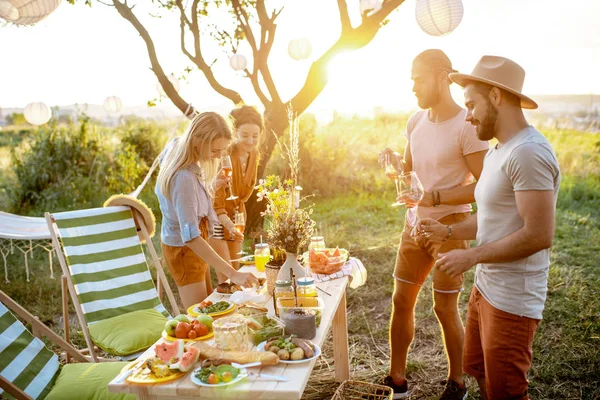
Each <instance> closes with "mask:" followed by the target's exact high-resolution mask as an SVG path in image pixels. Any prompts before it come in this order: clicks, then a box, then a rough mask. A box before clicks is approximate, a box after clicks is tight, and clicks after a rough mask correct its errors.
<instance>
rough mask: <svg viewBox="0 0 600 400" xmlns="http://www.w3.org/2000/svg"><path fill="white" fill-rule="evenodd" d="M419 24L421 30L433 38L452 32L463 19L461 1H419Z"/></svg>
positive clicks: (417, 15)
mask: <svg viewBox="0 0 600 400" xmlns="http://www.w3.org/2000/svg"><path fill="white" fill-rule="evenodd" d="M415 14H416V17H417V22H418V23H419V26H420V27H421V29H423V30H424V31H425V32H426V33H428V34H430V35H432V36H443V35H447V34H449V33H450V32H452V31H453V30H454V29H456V27H457V26H458V24H460V21H462V17H463V4H462V1H461V0H417V8H416V12H415Z"/></svg>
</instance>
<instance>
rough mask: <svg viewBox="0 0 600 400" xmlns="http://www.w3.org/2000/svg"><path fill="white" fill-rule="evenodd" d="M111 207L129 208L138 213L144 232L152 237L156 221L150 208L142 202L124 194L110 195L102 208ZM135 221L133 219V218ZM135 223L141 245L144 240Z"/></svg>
mask: <svg viewBox="0 0 600 400" xmlns="http://www.w3.org/2000/svg"><path fill="white" fill-rule="evenodd" d="M113 206H127V207H131V208H132V209H135V210H137V211H139V213H140V214H141V216H142V219H143V220H144V225H145V226H146V230H147V231H148V235H149V236H150V237H152V236H154V226H155V225H156V219H155V218H154V214H153V213H152V210H151V209H150V207H148V206H147V205H146V203H144V202H143V201H141V200H139V199H136V198H135V197H132V196H128V195H126V194H115V195H112V196H110V197H109V198H108V200H106V201H105V202H104V207H113ZM134 220H135V218H134ZM135 221H136V223H135V224H136V228H137V230H138V236H139V238H140V240H141V241H142V243H143V242H144V238H143V236H142V232H141V230H140V227H139V226H138V222H137V220H135Z"/></svg>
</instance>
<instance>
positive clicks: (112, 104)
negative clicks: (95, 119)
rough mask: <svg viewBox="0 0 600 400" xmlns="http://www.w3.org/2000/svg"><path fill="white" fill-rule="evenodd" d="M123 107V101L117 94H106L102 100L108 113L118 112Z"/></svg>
mask: <svg viewBox="0 0 600 400" xmlns="http://www.w3.org/2000/svg"><path fill="white" fill-rule="evenodd" d="M122 108H123V102H122V101H121V99H120V98H118V97H117V96H108V97H107V98H106V100H104V109H105V110H106V111H108V112H109V113H118V112H119V111H121V109H122Z"/></svg>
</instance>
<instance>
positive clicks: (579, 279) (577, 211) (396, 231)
mask: <svg viewBox="0 0 600 400" xmlns="http://www.w3.org/2000/svg"><path fill="white" fill-rule="evenodd" d="M334 124H336V123H335V122H334ZM360 124H361V125H360V127H359V128H353V129H360V130H361V131H370V130H372V129H374V127H379V128H381V121H378V122H377V121H375V122H369V121H362V122H360ZM378 124H379V125H378ZM355 125H356V123H353V122H352V121H340V122H339V125H335V126H333V127H325V128H321V130H317V132H316V137H317V138H321V140H323V141H326V140H330V141H334V140H335V138H332V137H333V136H335V137H337V136H338V135H339V132H340V131H344V129H350V128H349V127H351V126H355ZM385 129H386V132H388V131H398V129H399V128H398V126H397V125H396V123H395V122H392V123H391V125H390V126H388V127H386V128H385ZM328 132H335V134H333V133H331V136H328ZM545 133H546V135H547V136H548V137H549V138H550V140H551V142H552V143H553V145H554V147H555V149H556V151H557V154H558V156H559V161H560V164H561V169H562V171H563V174H564V179H563V184H562V187H561V195H560V199H559V205H558V211H557V216H556V222H557V223H556V236H555V241H554V245H553V248H552V255H551V261H552V264H551V268H550V274H549V292H548V299H547V302H546V310H545V312H544V320H543V321H542V323H541V325H540V328H539V330H538V332H537V335H536V338H535V342H534V359H533V367H532V369H531V371H530V395H531V398H532V399H599V398H600V213H599V212H598V210H599V209H600V178H599V176H600V154H599V153H600V146H599V145H598V144H597V143H599V142H600V141H599V140H598V139H597V138H596V137H595V136H593V135H590V134H584V133H578V132H565V131H556V132H554V131H549V132H545ZM352 134H355V135H358V134H356V131H353V132H351V135H352ZM319 135H321V136H319ZM384 136H385V135H384ZM384 136H382V137H380V138H379V140H376V139H377V137H375V138H374V139H373V136H370V137H369V138H368V139H363V140H364V141H365V147H366V148H368V149H369V152H371V151H372V149H375V148H381V147H382V146H383V145H385V144H386V142H387V141H388V138H389V136H387V138H386V137H384ZM357 140H358V139H357ZM369 141H371V142H369ZM373 141H374V142H373ZM367 142H368V143H367ZM354 145H355V146H359V145H360V141H359V142H354ZM367 145H368V146H367ZM3 151H4V152H6V147H5V148H4V149H3V148H2V147H0V154H1V155H3V154H6V153H2V152H3ZM367 156H368V154H366V153H361V154H360V157H363V158H366V157H367ZM319 161H321V162H323V163H327V162H328V161H327V160H326V159H314V160H313V162H319ZM325 167H327V166H325ZM369 168H371V167H370V166H369V167H364V168H363V170H362V172H360V170H358V172H356V173H357V174H361V173H362V174H364V175H365V176H366V177H367V178H365V179H370V177H371V176H373V175H372V174H374V173H375V172H374V171H375V170H372V169H369ZM373 168H376V166H373ZM358 178H360V176H358ZM3 182H10V172H9V171H6V170H5V171H4V172H2V173H0V198H1V193H2V192H1V189H2V186H3ZM4 184H6V183H4ZM362 187H363V188H365V187H366V188H369V187H370V189H369V190H366V189H361V190H354V191H353V190H347V191H344V192H343V193H339V194H337V195H334V196H328V197H315V198H314V202H315V214H314V219H315V220H316V221H317V223H318V224H320V230H321V232H322V233H323V234H324V235H325V236H326V239H327V243H328V245H333V246H335V245H339V246H340V247H345V248H346V249H348V250H350V252H351V253H352V255H354V256H356V257H359V258H360V259H361V260H362V261H363V263H364V264H365V266H366V267H367V269H368V274H369V278H368V281H367V283H366V285H365V286H363V287H360V288H358V289H356V290H353V289H349V293H348V329H349V332H350V335H349V336H350V356H351V375H352V377H353V378H354V379H360V380H366V381H375V380H377V379H378V378H379V377H381V376H382V375H384V374H385V373H386V372H387V368H388V365H389V355H388V354H389V349H388V340H387V337H388V324H389V315H390V311H391V294H392V290H393V280H392V278H391V273H392V268H393V265H394V260H395V254H396V248H397V245H398V243H399V240H400V228H401V227H402V224H403V215H402V213H401V212H400V211H399V210H398V209H395V208H392V207H390V206H389V204H390V203H391V202H392V201H393V184H392V183H391V182H389V181H386V180H385V179H382V180H377V181H374V182H373V183H372V185H369V182H368V181H367V184H365V185H363V186H362ZM0 208H1V207H0ZM156 239H157V238H155V242H156ZM156 243H158V242H156ZM29 261H30V262H29V265H30V268H31V272H32V281H31V282H30V283H27V282H25V271H24V266H23V258H22V256H20V254H14V255H10V256H9V257H8V262H9V277H10V279H11V282H10V283H9V284H6V283H4V281H3V280H0V289H1V290H3V291H4V292H6V293H7V294H9V295H10V296H11V297H13V298H14V299H15V300H16V301H18V302H19V303H21V304H22V305H24V306H25V307H26V308H27V309H28V310H30V311H32V312H33V313H35V314H36V315H39V316H40V319H41V320H42V321H43V322H44V323H46V324H48V325H50V326H52V328H53V329H55V330H56V331H57V332H61V324H60V323H59V322H60V315H61V309H60V300H59V299H60V282H59V280H58V279H56V280H51V279H50V278H49V276H50V274H49V270H48V259H47V257H46V256H45V253H37V254H36V255H35V257H34V259H32V260H29ZM54 262H55V269H56V268H58V262H57V261H56V259H55V260H54ZM465 283H466V284H465V293H464V294H463V296H462V297H461V301H460V307H461V313H462V316H463V318H464V315H465V312H466V303H467V300H468V294H469V293H470V291H471V288H472V284H473V273H472V271H470V272H469V273H467V279H466V282H465ZM416 316H417V317H416V318H417V323H416V330H417V331H416V335H415V341H414V343H413V346H412V348H411V351H410V354H409V382H410V384H411V385H412V387H413V388H415V395H414V397H413V398H415V399H436V398H437V396H439V394H440V393H441V391H442V389H443V387H442V386H441V385H440V381H441V380H443V379H445V374H446V360H445V356H444V353H443V347H442V341H441V335H440V329H439V327H438V323H437V320H436V318H435V315H434V313H433V310H432V293H431V287H430V284H429V283H427V284H425V285H424V287H423V290H422V292H421V294H420V296H419V302H418V304H417V310H416ZM71 334H72V337H73V342H74V343H75V344H78V345H81V344H83V340H82V337H81V335H80V334H79V333H78V332H77V330H76V328H73V329H72V331H71ZM331 340H332V339H331V335H330V336H329V338H328V343H329V344H326V345H325V346H324V357H322V358H320V359H319V361H318V362H317V364H316V366H315V369H314V372H313V376H312V377H311V379H310V380H309V384H308V386H307V389H306V391H305V396H304V397H305V398H306V399H328V398H330V397H331V395H332V394H333V392H334V390H335V388H336V386H337V385H336V384H334V372H333V371H334V368H335V366H334V365H333V356H332V346H331ZM467 382H468V384H469V386H470V395H471V396H470V398H471V397H473V398H477V395H476V394H477V389H476V385H475V383H474V382H473V381H472V380H468V381H467Z"/></svg>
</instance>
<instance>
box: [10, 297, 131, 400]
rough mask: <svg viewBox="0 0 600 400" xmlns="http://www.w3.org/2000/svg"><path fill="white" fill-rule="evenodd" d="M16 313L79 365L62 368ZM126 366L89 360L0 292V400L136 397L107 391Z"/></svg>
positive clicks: (37, 333)
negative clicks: (90, 361) (92, 377)
mask: <svg viewBox="0 0 600 400" xmlns="http://www.w3.org/2000/svg"><path fill="white" fill-rule="evenodd" d="M11 310H12V312H11ZM13 312H14V314H16V315H18V316H19V317H20V318H22V319H23V320H25V321H27V322H28V323H30V324H31V326H32V330H33V332H35V333H36V335H37V336H46V337H47V338H48V339H50V340H51V341H52V342H54V344H56V345H57V346H59V347H61V348H62V349H63V350H64V351H65V352H67V353H68V354H69V355H70V356H72V357H73V359H74V360H77V361H79V363H75V364H67V365H65V366H63V367H61V365H60V362H59V359H58V356H57V355H56V354H54V352H52V351H50V350H48V348H46V346H45V345H44V343H43V342H42V341H41V340H40V339H39V337H36V336H34V335H32V333H31V332H29V331H28V330H27V328H25V326H24V325H23V323H22V322H21V321H20V320H19V319H17V318H16V316H15V315H14V314H13ZM125 365H127V363H124V362H114V363H101V364H94V363H88V362H87V360H86V358H85V357H84V356H83V354H81V353H80V352H79V351H78V350H77V349H75V348H74V347H73V346H71V345H70V344H69V343H67V342H66V341H64V340H63V339H62V338H61V337H60V336H58V335H57V334H56V333H54V332H53V331H52V330H51V329H50V328H48V327H47V326H46V325H44V324H43V323H41V322H40V321H39V320H38V319H36V318H35V317H34V316H33V315H31V314H30V313H29V312H27V311H26V310H25V309H23V308H22V307H21V306H20V305H19V304H17V303H16V302H15V301H14V300H12V299H11V298H10V297H8V296H7V295H6V294H5V293H4V292H2V291H0V398H13V397H14V398H16V399H44V398H45V399H49V400H53V399H92V398H94V399H101V398H103V399H135V396H133V395H129V396H128V397H124V396H123V395H116V394H110V393H108V383H109V382H110V381H111V380H112V379H114V377H115V376H117V375H118V374H119V372H120V371H121V369H122V368H123V367H124V366H125ZM90 374H93V376H94V379H90Z"/></svg>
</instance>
